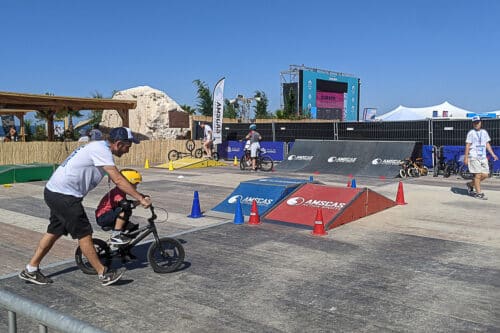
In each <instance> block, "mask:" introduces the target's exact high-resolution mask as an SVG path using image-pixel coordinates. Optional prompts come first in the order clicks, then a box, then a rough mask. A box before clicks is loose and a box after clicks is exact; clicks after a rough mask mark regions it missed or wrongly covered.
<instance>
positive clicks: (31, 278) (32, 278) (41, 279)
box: [19, 269, 54, 284]
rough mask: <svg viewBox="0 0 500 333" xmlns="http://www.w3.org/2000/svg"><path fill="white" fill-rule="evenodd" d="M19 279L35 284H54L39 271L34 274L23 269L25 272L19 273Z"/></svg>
mask: <svg viewBox="0 0 500 333" xmlns="http://www.w3.org/2000/svg"><path fill="white" fill-rule="evenodd" d="M19 278H21V279H23V280H25V281H28V282H31V283H34V284H50V283H52V282H54V281H52V279H51V278H48V277H46V276H45V275H43V274H42V272H41V271H40V270H39V269H38V270H36V271H34V272H32V273H30V272H28V271H27V270H26V269H23V271H22V272H21V273H19Z"/></svg>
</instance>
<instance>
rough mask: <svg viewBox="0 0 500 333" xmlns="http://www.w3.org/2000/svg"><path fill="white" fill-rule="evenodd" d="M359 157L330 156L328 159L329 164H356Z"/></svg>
mask: <svg viewBox="0 0 500 333" xmlns="http://www.w3.org/2000/svg"><path fill="white" fill-rule="evenodd" d="M357 159H358V158H357V157H338V156H330V157H329V158H328V163H334V162H335V163H356V160H357Z"/></svg>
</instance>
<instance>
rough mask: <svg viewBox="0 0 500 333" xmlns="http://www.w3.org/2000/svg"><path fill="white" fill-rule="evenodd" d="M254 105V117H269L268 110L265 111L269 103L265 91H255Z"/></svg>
mask: <svg viewBox="0 0 500 333" xmlns="http://www.w3.org/2000/svg"><path fill="white" fill-rule="evenodd" d="M255 100H256V103H255V106H254V107H253V109H254V112H255V119H265V118H269V112H268V111H267V106H268V105H269V99H268V98H267V96H266V93H265V92H263V91H262V90H257V91H255Z"/></svg>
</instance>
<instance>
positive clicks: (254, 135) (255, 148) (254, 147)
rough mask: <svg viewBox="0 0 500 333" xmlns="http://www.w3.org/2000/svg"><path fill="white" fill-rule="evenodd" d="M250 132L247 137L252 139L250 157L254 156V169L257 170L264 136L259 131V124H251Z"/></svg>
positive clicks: (249, 139)
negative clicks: (258, 156) (258, 155)
mask: <svg viewBox="0 0 500 333" xmlns="http://www.w3.org/2000/svg"><path fill="white" fill-rule="evenodd" d="M248 129H249V130H250V132H248V134H247V136H246V137H245V139H247V140H248V141H250V157H251V158H252V170H253V171H257V154H258V153H259V150H260V140H262V136H261V135H260V133H259V132H257V125H256V124H250V126H249V127H248Z"/></svg>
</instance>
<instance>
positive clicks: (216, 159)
mask: <svg viewBox="0 0 500 333" xmlns="http://www.w3.org/2000/svg"><path fill="white" fill-rule="evenodd" d="M212 159H213V160H214V161H218V160H219V153H218V152H216V151H214V152H213V153H212Z"/></svg>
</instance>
